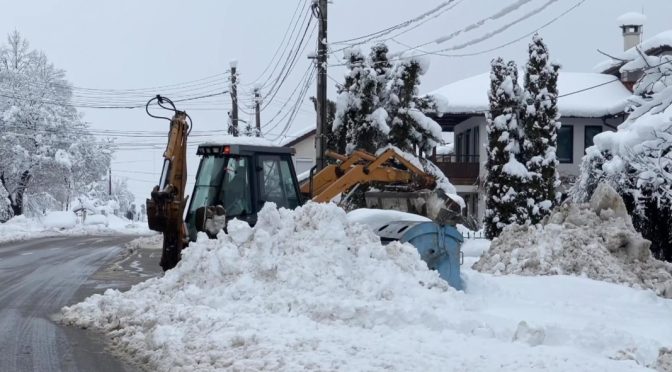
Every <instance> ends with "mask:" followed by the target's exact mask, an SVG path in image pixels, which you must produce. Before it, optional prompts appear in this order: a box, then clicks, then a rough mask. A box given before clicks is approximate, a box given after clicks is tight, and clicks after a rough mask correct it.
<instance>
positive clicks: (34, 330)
mask: <svg viewBox="0 0 672 372" xmlns="http://www.w3.org/2000/svg"><path fill="white" fill-rule="evenodd" d="M133 238H134V237H129V236H123V237H122V236H104V237H103V236H99V237H58V238H44V239H35V240H29V241H23V242H18V243H10V244H5V245H0V371H8V372H9V371H11V372H14V371H17V372H18V371H87V372H88V371H102V372H106V371H110V372H111V371H115V372H116V371H129V372H131V371H136V370H137V368H136V367H134V366H132V365H130V364H128V363H126V362H124V361H123V360H122V359H121V358H119V357H117V356H114V355H113V354H112V353H111V352H109V351H108V350H107V349H106V343H105V342H106V340H105V339H104V337H103V336H102V335H100V334H96V333H94V332H92V331H87V330H82V329H78V328H74V327H67V326H64V325H61V324H59V323H57V322H55V321H54V320H53V319H54V316H55V315H57V314H58V313H59V311H60V309H61V307H63V306H67V305H71V304H74V303H77V302H79V301H81V300H83V299H84V298H86V297H87V296H89V295H91V294H93V293H102V292H103V291H105V290H106V289H107V288H119V289H121V290H125V289H127V288H129V287H130V286H131V285H133V284H135V283H137V282H139V281H142V280H144V279H146V278H147V277H148V276H152V275H157V274H158V271H159V270H160V268H159V267H158V264H157V263H158V257H155V256H156V255H158V254H160V252H156V253H152V252H150V253H147V252H145V254H144V256H143V255H142V252H135V253H133V254H132V255H128V254H123V253H124V249H123V246H124V244H125V243H126V242H128V241H130V240H132V239H133ZM147 268H150V270H149V271H150V272H148V269H147Z"/></svg>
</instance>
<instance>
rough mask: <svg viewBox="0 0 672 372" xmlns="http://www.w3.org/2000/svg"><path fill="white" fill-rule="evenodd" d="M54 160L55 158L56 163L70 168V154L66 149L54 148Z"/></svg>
mask: <svg viewBox="0 0 672 372" xmlns="http://www.w3.org/2000/svg"><path fill="white" fill-rule="evenodd" d="M54 160H56V163H58V164H60V165H62V166H64V167H65V168H67V169H70V168H72V160H71V159H70V154H68V152H67V151H64V150H61V149H58V150H56V154H54Z"/></svg>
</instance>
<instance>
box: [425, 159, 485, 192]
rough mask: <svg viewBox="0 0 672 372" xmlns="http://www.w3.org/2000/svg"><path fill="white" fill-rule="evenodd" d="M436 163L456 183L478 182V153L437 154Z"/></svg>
mask: <svg viewBox="0 0 672 372" xmlns="http://www.w3.org/2000/svg"><path fill="white" fill-rule="evenodd" d="M435 163H436V165H437V166H438V167H439V169H441V171H443V174H445V175H446V177H448V179H449V180H450V182H451V183H452V184H454V185H475V184H478V173H479V170H480V162H479V157H478V155H455V154H450V155H436V161H435Z"/></svg>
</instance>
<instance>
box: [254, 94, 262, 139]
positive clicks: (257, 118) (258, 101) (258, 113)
mask: <svg viewBox="0 0 672 372" xmlns="http://www.w3.org/2000/svg"><path fill="white" fill-rule="evenodd" d="M260 104H261V93H259V86H255V87H254V119H255V121H256V124H257V133H256V134H255V135H256V136H257V137H261V110H260V108H259V106H260Z"/></svg>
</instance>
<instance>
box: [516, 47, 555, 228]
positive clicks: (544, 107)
mask: <svg viewBox="0 0 672 372" xmlns="http://www.w3.org/2000/svg"><path fill="white" fill-rule="evenodd" d="M558 69H559V66H558V65H554V64H552V63H551V62H550V61H549V55H548V48H547V47H546V44H545V43H544V41H543V40H542V38H541V37H540V36H539V35H538V34H535V35H534V37H533V38H532V42H531V43H530V45H529V60H528V62H527V64H526V66H525V81H524V86H523V90H524V91H523V105H522V107H521V113H520V125H521V129H522V132H523V136H522V137H523V141H522V145H523V146H522V148H521V157H520V160H521V162H522V163H523V164H525V165H526V167H527V169H528V171H529V172H530V179H529V180H528V188H527V190H528V194H527V197H528V201H527V204H528V207H529V209H530V210H529V217H530V221H531V222H532V223H539V222H540V221H541V219H542V218H543V217H544V216H546V215H548V214H549V213H550V210H551V208H552V207H553V206H554V205H555V204H556V200H557V198H556V194H555V189H556V187H557V186H559V179H558V172H557V165H558V160H557V158H556V148H557V143H558V140H557V133H558V129H559V128H560V123H559V122H558V120H557V119H558V118H559V114H558V87H557V82H558Z"/></svg>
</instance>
